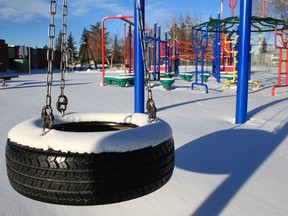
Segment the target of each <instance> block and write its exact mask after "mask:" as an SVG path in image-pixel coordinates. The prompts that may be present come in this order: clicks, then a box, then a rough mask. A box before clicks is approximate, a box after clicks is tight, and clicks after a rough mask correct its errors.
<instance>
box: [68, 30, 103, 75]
mask: <svg viewBox="0 0 288 216" xmlns="http://www.w3.org/2000/svg"><path fill="white" fill-rule="evenodd" d="M82 37H83V38H82V46H81V48H80V52H79V55H78V57H77V59H76V61H75V64H74V69H76V67H77V66H78V65H79V63H80V69H81V70H82V69H83V67H84V65H88V68H89V69H91V68H92V66H91V61H93V62H94V68H97V62H96V60H95V58H94V55H93V52H92V51H91V48H90V45H89V32H88V31H86V30H85V31H84V33H83V36H82Z"/></svg>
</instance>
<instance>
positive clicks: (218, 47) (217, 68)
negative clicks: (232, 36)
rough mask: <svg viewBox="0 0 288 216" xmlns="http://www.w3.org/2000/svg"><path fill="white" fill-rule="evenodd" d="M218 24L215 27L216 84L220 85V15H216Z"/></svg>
mask: <svg viewBox="0 0 288 216" xmlns="http://www.w3.org/2000/svg"><path fill="white" fill-rule="evenodd" d="M218 20H219V24H218V25H217V32H216V35H217V36H216V38H217V45H216V46H217V58H216V70H217V71H216V74H217V82H218V83H220V75H221V74H220V67H221V33H220V13H218ZM223 55H224V54H223Z"/></svg>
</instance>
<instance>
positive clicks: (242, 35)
mask: <svg viewBox="0 0 288 216" xmlns="http://www.w3.org/2000/svg"><path fill="white" fill-rule="evenodd" d="M251 14H252V0H242V1H240V25H239V38H238V41H239V51H238V52H239V53H238V57H239V59H238V78H237V79H238V83H237V101H236V121H235V122H236V124H244V123H245V122H246V120H247V104H248V76H249V67H250V65H249V55H250V38H251Z"/></svg>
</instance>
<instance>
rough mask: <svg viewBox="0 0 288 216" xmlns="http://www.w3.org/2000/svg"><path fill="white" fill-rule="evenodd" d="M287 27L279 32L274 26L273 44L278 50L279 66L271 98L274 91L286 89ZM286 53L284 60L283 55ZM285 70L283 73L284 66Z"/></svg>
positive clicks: (287, 60)
mask: <svg viewBox="0 0 288 216" xmlns="http://www.w3.org/2000/svg"><path fill="white" fill-rule="evenodd" d="M287 33H288V26H286V27H285V28H283V29H281V30H279V29H278V28H277V26H275V34H274V44H275V47H276V48H277V49H279V66H278V81H277V85H275V86H273V87H272V96H274V95H275V89H276V88H280V87H288V36H287V35H288V34H287ZM285 53H286V58H285V59H284V55H285ZM285 63H286V66H285V70H284V71H283V67H284V64H285Z"/></svg>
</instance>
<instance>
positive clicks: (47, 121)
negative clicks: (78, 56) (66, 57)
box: [41, 0, 57, 134]
mask: <svg viewBox="0 0 288 216" xmlns="http://www.w3.org/2000/svg"><path fill="white" fill-rule="evenodd" d="M49 9H50V16H51V17H50V25H49V28H48V37H49V41H50V44H49V48H48V50H47V62H48V72H47V76H46V84H47V91H46V103H45V106H44V107H43V108H42V112H41V118H42V121H43V134H45V129H46V128H48V129H51V128H52V125H53V119H54V116H53V109H52V107H51V91H52V82H53V60H54V49H53V40H54V37H55V23H54V20H55V15H56V10H57V3H56V1H55V0H51V2H50V8H49Z"/></svg>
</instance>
